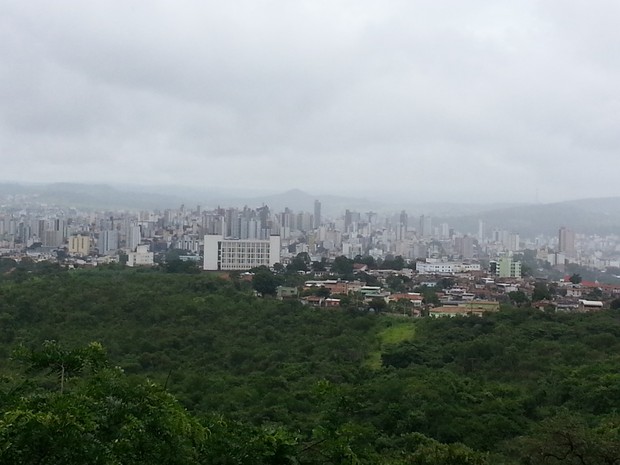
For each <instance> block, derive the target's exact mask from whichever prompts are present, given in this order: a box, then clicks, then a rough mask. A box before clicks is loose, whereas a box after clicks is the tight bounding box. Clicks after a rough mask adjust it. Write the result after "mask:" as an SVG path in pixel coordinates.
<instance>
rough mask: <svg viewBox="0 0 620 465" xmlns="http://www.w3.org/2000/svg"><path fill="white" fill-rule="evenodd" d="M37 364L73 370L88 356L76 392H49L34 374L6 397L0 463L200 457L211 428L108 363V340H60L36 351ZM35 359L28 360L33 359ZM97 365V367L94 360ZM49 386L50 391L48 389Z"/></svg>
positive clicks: (111, 463) (0, 420)
mask: <svg viewBox="0 0 620 465" xmlns="http://www.w3.org/2000/svg"><path fill="white" fill-rule="evenodd" d="M29 355H30V356H31V357H30V361H31V363H30V365H31V366H33V367H38V366H41V367H43V366H48V365H50V366H52V367H53V372H56V371H57V369H58V367H65V368H66V367H68V366H69V365H71V366H72V367H73V368H74V372H73V373H74V374H76V373H78V372H80V371H81V370H80V366H82V367H83V366H84V363H85V362H86V361H90V362H96V365H97V367H96V369H93V370H92V371H90V372H89V373H86V372H84V371H82V377H81V378H80V380H79V382H76V383H75V385H74V386H73V387H72V389H71V390H65V391H64V392H62V391H61V392H59V391H46V390H45V389H44V388H43V386H39V387H37V386H36V385H35V383H33V381H34V380H31V381H30V382H29V383H25V384H23V385H25V386H30V388H29V389H30V390H29V391H28V390H23V391H22V392H20V393H19V395H14V396H10V397H8V398H5V399H4V400H5V402H4V403H3V415H2V417H0V444H2V447H1V448H0V462H1V463H36V464H42V465H53V464H59V463H62V464H67V465H73V464H76V465H77V464H84V463H89V464H96V465H116V464H120V463H132V464H139V465H147V464H153V463H166V464H171V465H175V464H178V465H181V464H186V463H199V462H200V461H201V456H202V455H203V447H204V443H205V441H206V439H207V433H208V431H207V430H206V429H205V428H204V427H203V426H201V425H200V424H199V423H198V422H197V421H196V420H195V419H193V418H192V417H190V416H189V415H188V414H187V412H186V411H185V410H184V409H183V408H182V407H181V406H180V405H179V404H178V403H177V401H176V400H175V399H174V398H173V397H172V396H171V395H170V394H168V393H166V392H165V391H164V390H163V389H161V388H160V387H158V386H156V385H155V384H153V383H150V382H141V383H136V382H132V381H130V380H129V379H128V378H127V377H125V375H124V374H123V372H122V371H121V370H120V369H118V368H113V369H111V368H108V363H107V359H106V358H105V354H104V351H103V349H102V347H101V345H99V344H97V343H93V344H90V345H89V346H88V347H85V348H78V349H73V350H68V349H62V348H61V346H60V345H59V344H57V343H48V344H45V345H44V347H43V348H42V350H40V351H31V352H30V354H29ZM27 359H28V358H26V360H27ZM93 367H94V365H93ZM42 388H43V389H42Z"/></svg>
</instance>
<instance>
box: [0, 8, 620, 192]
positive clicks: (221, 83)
mask: <svg viewBox="0 0 620 465" xmlns="http://www.w3.org/2000/svg"><path fill="white" fill-rule="evenodd" d="M618 17H620V5H619V4H618V3H617V2H613V1H599V2H596V3H594V4H585V3H584V2H577V1H571V0H563V1H558V0H556V1H553V0H552V1H547V2H538V1H533V0H531V1H528V0H524V1H522V2H509V1H481V0H473V1H470V2H462V1H458V0H447V1H437V2H430V1H411V0H408V1H389V0H388V1H385V2H375V1H364V0H361V1H360V0H358V1H346V0H343V1H336V2H334V1H321V0H314V1H298V2H290V1H283V0H282V1H281V0H271V1H269V0H265V1H244V0H239V1H236V2H204V1H201V2H199V1H192V0H186V1H178V2H163V1H136V2H119V1H110V0H108V1H92V2H69V1H56V2H43V1H34V0H33V1H29V2H23V1H11V0H6V1H4V2H2V4H1V5H0V163H1V167H0V179H4V180H16V181H59V180H63V181H81V182H119V183H136V184H159V183H161V184H186V185H192V186H205V187H212V186H221V187H234V186H235V185H239V186H242V187H244V188H248V187H249V188H271V189H274V190H278V189H280V188H291V187H299V188H302V189H306V190H309V191H311V192H329V191H332V192H347V191H348V192H360V191H366V192H368V195H369V196H372V192H373V191H374V192H381V193H382V195H387V194H393V195H405V196H409V197H411V198H418V199H420V200H424V201H428V200H433V199H437V200H481V199H485V198H487V199H489V200H502V201H503V200H511V201H515V200H521V201H534V200H536V199H537V198H538V200H541V201H553V200H560V199H568V198H576V197H584V196H587V197H594V196H611V195H617V194H619V192H618V189H617V188H616V182H617V181H616V178H617V176H616V173H617V169H618V168H619V167H620V161H619V158H618V156H619V155H620V150H619V149H620V131H618V129H617V125H618V119H619V118H618V115H620V98H619V96H618V90H617V83H618V82H620V80H619V78H620V55H618V53H617V50H618V49H620V32H619V30H618V28H617V25H616V22H617V18H618Z"/></svg>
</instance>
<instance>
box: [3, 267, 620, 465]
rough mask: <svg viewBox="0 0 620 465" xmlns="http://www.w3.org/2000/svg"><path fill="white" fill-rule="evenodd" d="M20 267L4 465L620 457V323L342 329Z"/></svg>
mask: <svg viewBox="0 0 620 465" xmlns="http://www.w3.org/2000/svg"><path fill="white" fill-rule="evenodd" d="M5 263H6V262H5ZM9 265H10V264H9ZM11 269H12V270H13V271H11V272H9V273H8V274H2V275H0V354H2V357H1V358H0V381H1V383H0V405H1V406H2V411H3V412H4V416H3V417H2V419H1V422H0V451H2V452H1V453H2V454H5V455H4V456H1V457H0V463H105V464H107V463H226V464H229V463H230V464H241V463H244V464H245V463H248V464H249V463H285V464H286V463H298V464H315V463H316V464H319V463H321V464H323V463H333V464H335V463H361V464H366V463H367V464H371V463H372V464H375V463H386V464H413V463H415V464H420V463H429V464H430V463H433V464H446V463H453V464H460V463H463V464H465V463H467V464H478V463H479V464H486V463H489V464H491V463H494V464H495V463H498V464H517V463H531V464H537V463H556V462H553V461H552V458H553V456H557V457H565V459H563V460H564V461H558V462H557V463H578V462H577V460H580V459H579V457H578V455H577V454H579V455H581V456H583V457H584V462H583V463H588V464H589V463H592V464H599V463H613V462H609V461H607V462H606V460H609V459H610V458H614V457H615V455H614V454H615V453H616V452H617V446H618V437H617V431H618V420H617V412H618V411H620V375H619V374H618V370H617V367H618V364H619V363H620V356H619V355H618V354H619V353H620V314H619V313H618V312H617V310H609V311H602V312H597V313H592V314H553V313H547V312H539V311H536V310H533V309H531V308H527V307H524V308H515V309H511V308H505V309H503V310H502V311H501V312H499V313H496V314H489V315H486V316H484V317H480V318H477V317H476V318H474V317H469V318H467V317H465V318H446V319H432V318H422V319H413V318H407V317H404V316H402V314H401V315H400V316H399V315H394V314H392V315H382V314H380V313H377V314H368V313H365V312H364V311H360V310H359V309H360V308H361V306H359V305H356V304H355V299H356V296H355V295H350V296H346V298H345V299H344V300H347V299H348V304H347V305H346V306H345V307H346V309H343V310H340V311H334V310H319V309H312V308H307V307H304V306H302V305H301V304H300V303H298V302H297V301H278V300H275V299H263V298H257V297H255V296H254V294H253V292H252V283H250V282H245V281H244V280H243V279H241V278H240V277H235V276H230V277H226V278H220V277H217V276H216V275H210V274H205V273H200V274H191V273H183V272H179V273H166V272H165V271H164V270H162V271H157V270H123V269H120V268H117V267H108V268H105V267H104V268H102V269H98V270H93V271H82V270H76V271H72V272H64V271H60V270H50V269H46V268H45V267H39V268H38V269H36V270H33V271H32V272H29V273H21V272H20V271H18V270H17V268H16V267H14V266H13V267H12V268H11ZM257 271H259V272H261V271H262V272H265V270H257ZM421 290H422V291H423V292H424V293H425V299H431V298H432V296H433V295H434V292H432V290H430V289H426V288H424V289H421ZM513 297H514V296H513ZM517 300H518V299H517ZM46 341H48V342H46ZM50 341H59V342H50ZM91 341H100V343H101V344H90V342H91ZM103 347H105V348H106V350H107V354H108V356H107V357H106V356H105V353H104V351H103ZM108 357H109V360H110V363H108V362H107V360H108ZM18 362H19V364H18ZM116 366H119V367H121V369H122V371H121V370H119V369H117V368H113V367H116ZM146 379H148V380H149V381H147V380H146ZM162 386H165V389H164V388H163V387H162ZM167 391H170V394H169V393H168V392H167ZM172 396H174V397H172ZM175 398H176V399H178V401H177V400H175ZM145 412H150V413H149V415H146V413H145ZM562 424H564V425H569V426H570V428H565V430H564V431H569V432H570V434H571V435H570V440H571V441H573V442H571V443H568V442H567V441H568V439H566V437H564V439H562V436H561V435H560V434H559V432H558V425H562ZM59 425H66V427H63V428H64V429H62V428H60V426H59ZM61 429H62V431H63V434H60V435H59V433H58V432H59V431H60V430H61ZM52 437H55V438H56V439H55V441H53V440H52V439H51V438H52ZM85 437H89V438H93V440H90V441H88V440H85V439H84V438H85ZM33 438H37V441H38V442H37V441H35V440H33ZM162 438H163V439H162ZM153 441H160V443H161V445H160V446H158V447H161V449H157V447H155V448H154V449H153V451H151V450H150V449H149V450H147V445H148V444H150V443H151V442H153ZM35 443H36V444H43V445H44V446H45V450H46V453H45V455H42V453H41V452H40V450H39V449H36V448H35V447H34V444H35ZM567 444H569V446H570V444H573V446H574V451H576V452H575V453H573V452H572V451H569V450H568V449H567ZM164 448H166V450H169V451H170V452H169V453H168V452H166V450H163V449H164ZM102 451H103V452H102ZM151 452H152V454H151ZM567 452H570V454H568V453H567ZM594 452H596V453H594ZM586 453H587V454H589V455H586ZM37 454H38V455H37ZM149 454H151V455H149ZM154 454H158V455H159V457H160V458H159V459H158V460H156V461H155V462H148V460H154V458H153V457H154ZM166 454H168V455H166ZM119 457H123V460H125V461H124V462H123V461H122V460H121V459H119ZM162 457H163V458H164V459H163V460H162V459H161V458H162ZM541 457H546V458H545V460H546V461H545V460H543V459H542V458H541ZM117 459H118V460H117ZM106 460H108V461H106ZM114 460H117V461H116V462H115V461H114ZM175 460H176V461H175ZM537 460H538V461H537Z"/></svg>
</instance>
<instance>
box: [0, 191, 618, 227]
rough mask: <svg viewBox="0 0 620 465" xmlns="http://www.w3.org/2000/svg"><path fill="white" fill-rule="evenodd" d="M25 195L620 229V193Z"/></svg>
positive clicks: (115, 204)
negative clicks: (484, 200)
mask: <svg viewBox="0 0 620 465" xmlns="http://www.w3.org/2000/svg"><path fill="white" fill-rule="evenodd" d="M13 195H20V196H25V197H26V199H30V200H32V201H36V202H39V203H47V204H49V205H58V206H62V207H78V208H93V209H163V208H174V207H178V206H180V205H181V204H186V205H190V206H194V205H198V204H199V205H202V206H203V207H204V208H215V207H217V206H222V207H229V206H236V207H243V206H244V205H247V206H249V207H252V208H255V207H259V206H261V205H268V206H269V207H270V209H271V210H272V211H274V212H280V211H283V210H284V209H285V208H286V207H288V208H290V209H291V210H293V211H294V212H302V211H307V212H313V211H314V201H315V200H317V199H318V200H319V201H320V202H321V212H322V215H323V217H329V216H331V217H336V216H339V215H341V214H343V213H344V211H345V210H346V209H349V210H353V211H358V212H360V213H365V212H368V211H374V212H379V213H384V214H397V213H398V212H399V211H400V210H405V211H406V212H407V213H408V214H409V218H410V224H411V225H412V226H414V225H415V224H416V223H415V222H416V219H415V218H416V216H417V215H421V214H425V215H431V216H432V217H433V223H434V224H435V225H438V224H439V223H442V222H447V223H448V224H449V225H450V227H453V228H455V229H457V230H458V231H462V232H469V233H477V231H478V221H479V220H482V221H484V223H485V227H486V228H487V231H489V230H492V229H495V228H497V229H506V230H509V231H514V232H517V233H519V234H521V235H522V236H524V237H525V236H528V237H532V236H534V235H536V234H541V233H543V234H551V235H554V234H556V233H557V231H558V228H559V227H560V226H566V227H569V228H571V229H573V230H574V231H576V232H578V233H586V234H593V233H599V234H611V233H618V232H620V197H608V198H599V199H578V200H571V201H566V202H558V203H549V204H530V205H515V204H476V203H457V202H454V203H449V202H441V203H440V202H418V201H417V199H412V198H408V197H407V196H406V195H403V196H395V197H393V198H387V199H382V200H374V199H368V198H356V197H348V196H336V195H313V194H310V193H307V192H304V191H302V190H299V189H293V190H289V191H286V192H283V193H273V192H267V193H260V192H258V193H257V191H254V192H252V191H250V190H244V189H243V188H239V189H236V188H235V187H232V188H229V189H226V190H219V189H209V188H208V187H205V188H204V189H201V188H188V187H175V186H161V187H157V186H149V187H143V186H135V187H134V186H109V185H105V184H94V185H88V184H79V183H54V184H18V183H8V182H7V183H0V203H1V201H2V199H3V198H7V196H13Z"/></svg>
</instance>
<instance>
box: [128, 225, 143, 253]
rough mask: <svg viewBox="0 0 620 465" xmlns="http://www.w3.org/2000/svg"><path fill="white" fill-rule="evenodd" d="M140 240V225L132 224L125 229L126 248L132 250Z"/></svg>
mask: <svg viewBox="0 0 620 465" xmlns="http://www.w3.org/2000/svg"><path fill="white" fill-rule="evenodd" d="M140 242H142V232H141V230H140V226H135V225H132V226H130V227H129V230H128V231H127V248H128V249H129V250H130V251H132V252H134V251H135V250H136V248H137V247H138V246H139V245H140Z"/></svg>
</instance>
